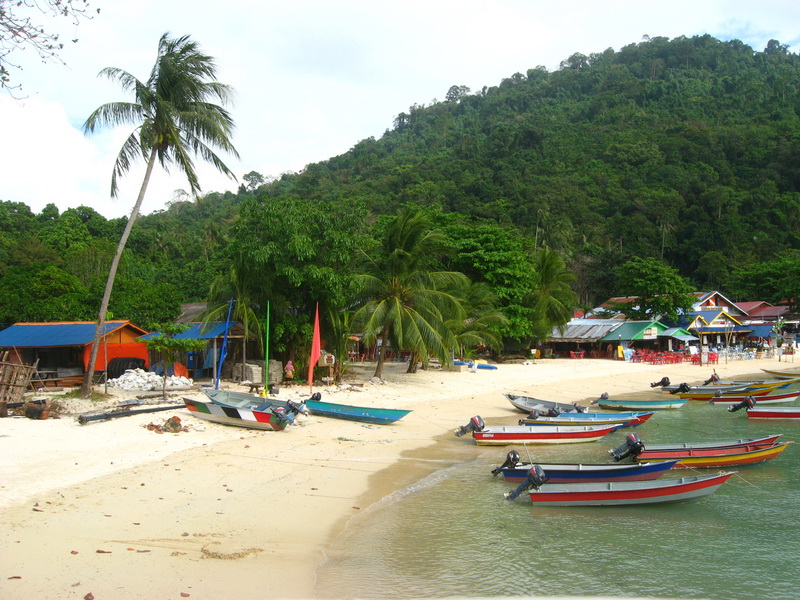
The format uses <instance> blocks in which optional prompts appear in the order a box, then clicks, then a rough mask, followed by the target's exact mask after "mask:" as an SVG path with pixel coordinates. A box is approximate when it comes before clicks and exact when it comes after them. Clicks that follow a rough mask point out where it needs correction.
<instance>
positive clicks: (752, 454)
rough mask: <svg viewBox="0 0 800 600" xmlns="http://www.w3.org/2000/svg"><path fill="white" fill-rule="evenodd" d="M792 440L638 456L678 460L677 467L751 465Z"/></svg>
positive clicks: (641, 459) (642, 459)
mask: <svg viewBox="0 0 800 600" xmlns="http://www.w3.org/2000/svg"><path fill="white" fill-rule="evenodd" d="M791 443H792V442H780V443H777V444H772V445H769V446H745V447H742V448H728V449H723V448H720V449H717V450H711V449H709V450H689V451H686V452H685V453H684V454H683V455H681V454H680V453H679V452H652V453H649V454H648V452H647V450H645V451H644V452H642V454H640V455H639V456H637V457H636V460H637V461H638V462H640V463H647V462H652V461H657V460H675V459H677V460H678V463H677V464H676V465H675V466H674V467H673V468H675V469H689V468H710V467H729V466H736V465H751V464H755V463H760V462H764V461H767V460H770V459H773V458H775V457H776V456H778V455H779V454H780V453H781V452H783V451H784V450H786V448H788V447H789V444H791Z"/></svg>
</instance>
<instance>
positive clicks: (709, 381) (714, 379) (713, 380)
mask: <svg viewBox="0 0 800 600" xmlns="http://www.w3.org/2000/svg"><path fill="white" fill-rule="evenodd" d="M718 381H719V375H717V372H716V371H714V372H713V373H712V374H711V377H709V378H708V379H706V380H705V381H704V382H703V385H710V384H712V383H717V382H718Z"/></svg>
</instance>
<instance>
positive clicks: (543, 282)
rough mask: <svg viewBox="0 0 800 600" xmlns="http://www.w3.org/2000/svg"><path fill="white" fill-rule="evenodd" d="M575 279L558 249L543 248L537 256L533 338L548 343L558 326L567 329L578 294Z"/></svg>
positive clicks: (534, 277) (533, 297) (531, 301)
mask: <svg viewBox="0 0 800 600" xmlns="http://www.w3.org/2000/svg"><path fill="white" fill-rule="evenodd" d="M574 279H575V276H574V275H573V274H572V273H571V272H570V271H568V270H567V267H566V265H565V263H564V260H563V259H562V258H561V257H560V256H559V255H558V253H557V252H555V251H554V250H550V249H549V248H547V247H545V248H540V249H539V250H537V251H536V254H535V256H534V276H533V280H534V282H533V293H532V294H531V298H530V305H531V307H532V308H533V316H532V319H531V320H532V322H533V335H534V337H536V338H537V339H540V340H544V339H547V337H549V335H550V332H551V331H552V330H553V328H554V327H563V326H564V325H565V324H566V323H568V322H569V320H570V319H571V318H572V310H573V309H574V308H575V307H576V306H577V303H578V295H577V294H576V293H575V292H574V291H573V290H572V286H571V284H572V282H573V281H574Z"/></svg>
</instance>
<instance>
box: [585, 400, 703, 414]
mask: <svg viewBox="0 0 800 600" xmlns="http://www.w3.org/2000/svg"><path fill="white" fill-rule="evenodd" d="M688 401H689V400H688V399H687V398H678V397H666V398H661V399H658V400H615V399H612V398H606V399H602V398H600V399H599V400H597V401H596V402H597V405H598V406H599V407H600V408H607V409H609V410H639V411H653V410H670V409H676V408H682V407H683V406H684V405H685V404H686V403H687V402H688Z"/></svg>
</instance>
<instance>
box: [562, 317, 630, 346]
mask: <svg viewBox="0 0 800 600" xmlns="http://www.w3.org/2000/svg"><path fill="white" fill-rule="evenodd" d="M622 324H623V321H618V320H615V319H572V321H570V322H569V323H567V324H566V325H565V326H564V330H563V332H561V331H559V330H558V329H557V328H556V329H553V331H552V332H551V333H550V340H552V341H556V342H594V341H597V340H599V339H600V338H601V337H603V336H604V335H606V334H607V333H608V332H609V331H612V330H614V329H616V328H617V327H619V326H620V325H622Z"/></svg>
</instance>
